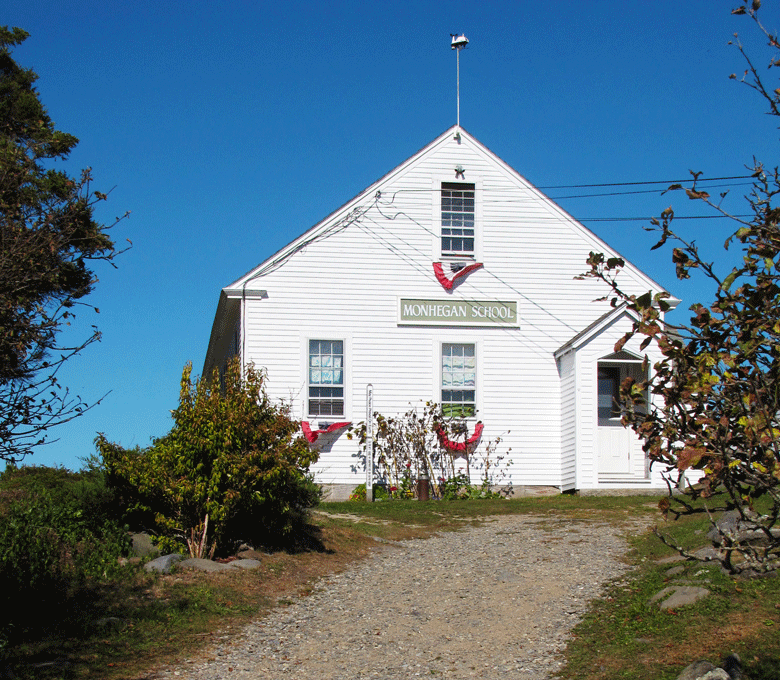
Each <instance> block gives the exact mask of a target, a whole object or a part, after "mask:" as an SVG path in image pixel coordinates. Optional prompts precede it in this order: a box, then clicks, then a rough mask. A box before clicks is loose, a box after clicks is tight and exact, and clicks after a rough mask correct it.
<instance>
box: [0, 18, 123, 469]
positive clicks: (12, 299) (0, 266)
mask: <svg viewBox="0 0 780 680" xmlns="http://www.w3.org/2000/svg"><path fill="white" fill-rule="evenodd" d="M27 37H28V34H27V33H26V32H25V31H23V30H21V29H19V28H14V29H10V30H9V29H8V28H7V27H0V460H5V461H15V460H19V459H21V458H22V457H24V456H25V455H27V454H29V453H30V452H31V451H32V449H33V448H34V447H35V446H37V445H39V444H43V443H44V442H45V441H47V434H48V431H49V430H50V428H52V427H54V426H56V425H61V424H63V423H66V422H68V421H70V420H72V419H73V418H75V417H77V416H79V415H81V414H82V413H83V412H84V411H86V410H88V409H89V408H91V406H90V405H88V404H86V403H84V402H83V401H82V400H81V399H80V398H79V397H77V396H73V395H71V393H70V392H69V391H68V389H67V388H66V387H63V386H62V385H61V384H60V383H59V380H58V377H57V374H58V371H59V369H60V367H61V366H62V365H63V364H64V363H65V362H67V361H68V360H69V359H71V358H72V357H73V356H75V355H76V354H78V353H79V352H81V350H83V349H84V348H85V347H87V346H88V345H90V344H92V343H93V342H95V341H97V340H99V339H100V333H99V331H98V330H97V328H96V327H94V326H92V330H91V332H90V334H89V335H88V337H87V338H86V339H85V340H83V341H80V342H76V343H73V344H65V345H63V344H60V343H59V342H58V336H59V334H60V331H62V330H63V329H64V327H66V326H69V325H70V323H71V321H72V320H73V318H74V317H75V312H74V310H75V308H76V307H77V306H84V307H89V308H91V309H93V310H94V311H95V312H97V311H99V310H97V309H96V308H95V307H92V306H91V305H88V304H85V303H84V302H83V298H84V297H85V296H86V295H88V294H89V293H90V292H91V291H92V288H93V286H94V284H95V282H96V278H95V275H94V273H93V271H92V270H91V269H90V267H91V266H92V263H94V262H98V261H101V262H109V263H111V262H112V260H113V259H114V258H115V257H116V256H117V255H118V254H119V252H120V251H117V249H116V247H115V245H114V243H113V241H112V240H111V239H110V238H109V236H108V234H107V233H106V232H107V230H108V229H109V228H110V227H108V226H105V225H103V224H99V223H98V222H96V221H95V220H94V219H93V212H94V209H95V205H96V204H97V203H98V202H100V201H103V200H105V199H106V194H103V193H101V192H99V191H92V190H91V188H90V182H91V175H90V171H89V170H85V171H84V172H83V173H82V174H81V177H80V178H78V179H74V178H72V177H70V176H69V175H68V174H66V173H65V172H63V171H61V170H55V169H53V168H52V167H51V165H52V162H53V161H57V160H65V159H66V158H67V157H68V154H69V153H70V152H71V150H72V149H73V148H74V147H75V146H76V144H77V143H78V140H77V139H76V138H75V137H74V136H73V135H69V134H66V133H63V132H60V131H59V130H57V129H55V127H54V123H53V122H52V120H51V119H50V118H49V115H48V113H47V112H46V109H45V108H44V106H43V104H42V103H41V101H40V99H39V97H38V92H37V91H36V89H35V87H34V83H35V81H36V80H37V77H38V76H37V75H36V74H35V73H34V72H33V71H32V70H31V69H25V68H22V67H20V66H19V65H18V64H17V63H16V62H15V61H14V60H13V58H12V57H11V48H12V47H13V46H15V45H20V44H21V43H22V42H24V40H25V39H26V38H27ZM119 219H121V218H117V220H116V221H119ZM92 406H94V404H92Z"/></svg>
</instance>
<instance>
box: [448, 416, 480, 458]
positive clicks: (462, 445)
mask: <svg viewBox="0 0 780 680" xmlns="http://www.w3.org/2000/svg"><path fill="white" fill-rule="evenodd" d="M484 429H485V426H484V425H483V424H482V421H481V420H480V421H479V422H478V423H477V424H476V425H475V426H474V434H472V435H471V437H469V439H468V440H467V441H465V442H453V441H450V438H449V437H448V436H447V433H446V432H445V431H444V428H443V427H440V428H439V429H438V430H436V434H437V435H439V443H440V444H441V445H442V446H444V447H445V448H448V449H449V450H450V451H466V450H467V448H468V447H470V446H471V445H472V444H476V442H477V440H478V439H479V438H480V437H481V436H482V430H484Z"/></svg>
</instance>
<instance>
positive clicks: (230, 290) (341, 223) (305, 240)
mask: <svg viewBox="0 0 780 680" xmlns="http://www.w3.org/2000/svg"><path fill="white" fill-rule="evenodd" d="M453 137H455V138H458V139H460V140H465V141H467V142H468V143H469V144H471V145H473V147H474V149H475V150H476V151H478V152H480V153H482V154H483V155H484V156H486V157H487V158H488V159H490V160H492V161H493V162H494V163H495V164H497V165H499V166H500V167H501V168H502V169H503V171H504V172H505V173H506V174H508V175H510V176H511V177H512V178H513V179H514V180H515V181H517V182H518V183H520V184H522V185H523V186H524V187H525V188H526V189H528V190H529V191H531V192H532V193H535V194H536V195H537V196H538V197H539V199H540V200H542V201H544V202H545V203H546V204H547V206H548V207H549V208H550V209H551V210H553V211H555V212H557V213H558V215H559V216H560V218H561V219H562V220H563V221H566V222H569V223H571V224H574V225H576V226H577V227H578V228H579V229H581V230H582V231H583V232H584V233H585V234H586V235H587V236H588V237H589V239H591V240H592V241H593V247H594V249H596V250H601V251H605V252H610V253H614V254H615V255H619V253H618V252H617V251H615V249H614V248H612V247H611V246H610V245H609V244H607V243H606V242H605V241H603V240H602V239H601V238H600V237H598V236H597V235H596V234H594V233H593V232H592V231H591V230H590V229H588V228H587V227H586V226H584V225H583V224H581V223H580V222H578V221H577V220H576V219H575V218H574V217H572V216H571V215H569V213H567V212H566V211H565V210H564V209H563V208H561V207H560V206H559V205H558V204H557V203H555V202H554V201H553V200H552V199H550V198H549V197H548V196H546V195H545V194H544V193H542V192H541V191H539V189H537V188H536V187H535V186H533V184H531V183H530V182H529V181H528V180H527V179H525V178H524V177H523V176H522V175H520V174H519V173H518V172H517V171H516V170H515V169H514V168H512V167H511V166H510V165H509V164H508V163H506V162H505V161H503V160H502V159H501V158H500V157H499V156H498V155H496V154H495V153H493V152H492V151H491V150H490V149H488V148H487V147H486V146H485V145H484V144H482V143H481V142H480V141H479V140H477V139H476V138H475V137H472V136H471V135H470V134H469V133H468V132H467V131H466V130H464V129H463V128H462V127H459V126H457V125H453V126H452V127H451V128H448V129H447V130H445V131H444V132H443V133H442V134H440V135H439V136H438V137H437V138H436V139H434V140H433V141H432V142H430V143H429V144H427V145H425V146H424V147H423V148H422V149H420V150H419V151H418V152H417V153H415V154H414V155H412V156H411V157H410V158H408V159H407V160H405V161H404V162H403V163H401V164H400V165H398V166H396V167H395V168H393V169H392V170H391V171H390V172H388V173H387V174H385V175H383V176H382V177H380V178H379V179H378V180H377V181H376V182H374V183H373V184H371V185H370V186H369V187H367V188H366V189H364V190H363V191H361V192H360V193H359V194H358V195H357V196H355V198H353V199H352V200H350V201H348V202H347V203H345V204H344V205H342V206H341V207H340V208H338V209H337V210H334V211H333V212H332V213H330V214H329V215H328V216H327V217H326V218H325V219H323V220H321V221H320V222H318V223H317V224H315V225H314V226H313V227H311V228H310V229H308V230H307V231H306V232H304V233H303V234H301V235H300V236H299V237H298V238H296V239H295V240H294V241H292V242H291V243H289V244H288V245H286V246H285V247H284V248H281V249H280V250H278V251H277V252H276V253H274V254H273V255H272V256H271V257H269V258H268V259H266V260H264V261H263V262H261V263H260V264H259V265H257V266H256V267H255V268H254V269H252V270H250V271H249V272H247V273H246V274H244V275H243V276H242V277H240V278H239V279H237V280H236V281H234V282H233V283H231V284H230V285H228V286H226V287H225V288H224V289H223V290H224V291H225V292H226V293H227V294H228V295H229V296H235V295H239V294H242V292H243V291H245V290H247V289H249V287H250V283H251V282H252V281H254V280H255V279H257V278H259V277H261V276H263V275H264V274H267V273H269V272H271V271H273V270H274V269H276V268H277V267H279V266H281V265H282V264H283V263H284V262H285V261H286V260H287V259H288V258H289V257H291V256H292V255H294V254H295V253H296V252H298V251H299V250H301V249H303V248H305V247H306V246H307V245H308V244H309V243H311V242H313V241H315V240H317V239H320V238H327V236H330V235H332V234H335V233H338V232H339V231H341V230H342V229H346V228H347V227H349V225H350V224H351V223H352V222H354V221H355V220H356V219H358V218H359V217H360V215H361V214H362V213H363V212H365V211H366V210H368V208H369V207H371V205H373V202H374V201H375V200H377V198H378V195H379V194H381V191H382V189H383V187H385V186H386V185H388V184H391V182H392V180H393V179H394V178H396V177H398V176H399V175H401V174H403V173H404V172H405V171H406V170H407V169H408V168H409V167H410V166H413V165H414V164H416V163H417V162H418V161H419V160H420V159H421V158H422V157H424V156H425V155H427V154H428V153H430V152H431V151H432V150H434V149H435V148H437V147H438V146H440V145H442V144H444V143H446V142H449V141H450V140H452V139H453ZM378 192H379V194H378ZM624 260H625V258H624ZM625 261H626V269H630V270H631V271H633V272H634V273H635V274H636V275H638V276H639V277H640V278H642V279H644V280H645V283H646V285H647V287H648V288H651V289H654V290H656V291H661V290H664V288H663V286H661V285H660V284H658V283H657V282H656V281H654V280H653V279H651V278H650V277H649V276H648V275H647V274H645V273H644V272H642V271H641V270H639V269H638V268H636V267H635V266H634V265H632V264H631V263H630V262H629V261H628V260H625Z"/></svg>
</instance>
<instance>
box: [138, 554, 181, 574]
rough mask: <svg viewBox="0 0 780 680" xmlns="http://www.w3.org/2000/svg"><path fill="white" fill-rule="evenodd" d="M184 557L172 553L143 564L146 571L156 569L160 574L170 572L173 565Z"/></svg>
mask: <svg viewBox="0 0 780 680" xmlns="http://www.w3.org/2000/svg"><path fill="white" fill-rule="evenodd" d="M183 559H184V555H179V554H178V553H173V554H172V555H162V556H160V557H157V558H155V559H153V560H151V561H149V562H147V563H146V564H145V565H144V569H146V571H156V572H159V573H160V574H170V573H171V571H172V570H173V567H174V565H176V564H177V563H178V562H181V561H182V560H183Z"/></svg>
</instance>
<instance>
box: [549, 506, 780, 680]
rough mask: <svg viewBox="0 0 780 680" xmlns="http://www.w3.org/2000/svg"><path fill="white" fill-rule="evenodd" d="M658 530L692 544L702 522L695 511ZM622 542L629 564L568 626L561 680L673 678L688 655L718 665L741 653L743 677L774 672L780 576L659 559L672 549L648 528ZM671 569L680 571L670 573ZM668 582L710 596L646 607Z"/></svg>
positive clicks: (779, 660)
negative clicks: (734, 573) (627, 546)
mask: <svg viewBox="0 0 780 680" xmlns="http://www.w3.org/2000/svg"><path fill="white" fill-rule="evenodd" d="M659 520H660V518H659ZM658 528H659V530H660V531H662V532H663V533H665V534H667V535H668V536H670V537H671V538H673V539H674V540H675V541H676V542H677V543H678V544H679V545H681V546H683V547H685V548H686V549H696V548H698V547H703V546H705V545H706V544H707V541H706V537H705V536H706V533H707V531H708V530H709V528H710V524H709V521H708V519H707V516H706V514H704V513H698V514H694V515H689V516H683V517H680V518H679V519H677V520H674V521H669V522H663V521H659V527H658ZM630 542H631V546H632V549H631V552H630V553H629V555H628V559H629V560H630V561H631V562H632V563H633V564H634V565H635V569H634V570H633V571H632V572H631V573H630V574H629V575H628V576H625V577H623V578H621V579H618V580H617V581H615V582H614V583H612V584H611V585H610V587H609V588H608V590H607V592H606V593H605V597H604V598H602V599H601V600H599V601H597V602H594V603H593V604H592V605H591V608H590V611H589V612H588V614H587V616H586V617H585V619H584V620H583V622H582V623H581V624H580V625H579V626H577V628H576V629H575V636H574V639H573V641H572V642H571V643H570V644H569V646H568V649H567V651H566V659H567V665H566V667H565V668H564V669H563V670H562V671H561V673H560V677H561V678H562V679H563V680H569V679H571V680H573V679H574V678H582V677H587V678H590V679H591V680H617V679H618V678H620V679H621V680H650V679H652V680H674V679H675V678H677V676H678V675H679V674H680V671H681V670H682V669H683V668H684V667H685V666H687V665H688V664H690V663H692V662H694V661H697V660H699V659H707V660H709V661H711V662H712V663H714V664H716V665H718V664H719V663H721V662H722V661H723V659H724V658H725V657H726V656H727V655H728V654H729V653H731V652H736V653H737V654H739V656H740V657H741V659H742V662H743V670H744V673H745V678H746V679H749V680H777V678H780V604H779V603H780V578H778V577H777V576H776V575H775V576H769V577H764V578H759V579H752V580H735V579H733V578H731V577H729V576H728V575H726V574H724V573H723V572H722V571H721V570H720V568H719V567H718V566H717V565H715V564H705V563H701V562H673V563H668V562H667V563H664V562H663V561H662V560H663V558H665V557H670V556H673V555H674V554H675V553H674V551H672V550H671V549H670V548H668V547H667V546H665V545H663V543H661V542H660V541H659V540H658V538H657V537H656V536H654V535H653V534H652V533H650V532H647V533H644V534H642V535H638V536H633V537H631V538H630ZM675 567H682V571H681V572H680V573H673V574H670V573H669V570H670V569H673V568H675ZM675 583H684V584H686V585H697V586H701V587H705V588H707V589H709V590H710V591H711V594H710V595H709V596H708V597H706V598H705V599H703V600H700V601H699V602H697V603H696V604H693V605H688V606H685V607H680V608H679V609H677V610H668V611H661V610H660V609H659V608H658V607H655V606H648V602H649V600H650V599H651V598H652V597H653V595H655V594H656V593H658V592H659V591H660V590H662V589H663V588H664V587H666V586H669V585H673V584H675Z"/></svg>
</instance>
